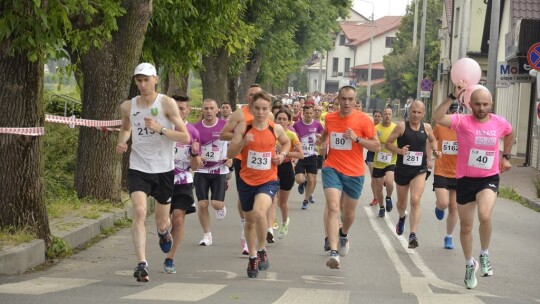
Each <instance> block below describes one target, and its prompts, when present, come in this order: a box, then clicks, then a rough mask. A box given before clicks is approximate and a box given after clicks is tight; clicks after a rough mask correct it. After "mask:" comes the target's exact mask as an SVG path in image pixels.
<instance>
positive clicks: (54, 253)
mask: <svg viewBox="0 0 540 304" xmlns="http://www.w3.org/2000/svg"><path fill="white" fill-rule="evenodd" d="M72 252H73V251H72V249H71V247H69V245H68V244H67V243H66V241H64V240H63V239H61V238H59V237H56V236H53V237H52V240H51V243H50V244H49V248H47V257H48V258H49V259H59V258H66V257H69V256H70V255H71V254H72Z"/></svg>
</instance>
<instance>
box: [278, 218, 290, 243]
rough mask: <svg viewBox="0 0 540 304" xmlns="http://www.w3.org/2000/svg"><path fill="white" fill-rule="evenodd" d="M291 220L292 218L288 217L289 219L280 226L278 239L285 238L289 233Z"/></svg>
mask: <svg viewBox="0 0 540 304" xmlns="http://www.w3.org/2000/svg"><path fill="white" fill-rule="evenodd" d="M290 222H291V220H290V219H289V218H287V221H286V222H285V223H281V226H280V227H279V230H278V235H277V237H278V239H282V238H284V237H285V236H286V235H287V233H289V223H290Z"/></svg>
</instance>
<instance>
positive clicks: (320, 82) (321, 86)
mask: <svg viewBox="0 0 540 304" xmlns="http://www.w3.org/2000/svg"><path fill="white" fill-rule="evenodd" d="M317 55H318V57H319V82H318V84H319V87H318V88H315V90H316V91H319V92H321V93H323V92H324V87H323V85H322V61H323V54H322V52H317Z"/></svg>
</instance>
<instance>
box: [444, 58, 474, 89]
mask: <svg viewBox="0 0 540 304" xmlns="http://www.w3.org/2000/svg"><path fill="white" fill-rule="evenodd" d="M450 77H451V78H452V82H453V83H458V82H459V81H460V80H463V82H464V83H465V84H466V85H467V86H472V85H475V84H477V83H478V82H479V81H480V78H482V69H481V68H480V65H479V64H478V62H476V61H475V60H474V59H471V58H461V59H459V60H458V61H456V63H454V65H453V66H452V70H451V71H450Z"/></svg>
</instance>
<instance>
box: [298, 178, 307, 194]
mask: <svg viewBox="0 0 540 304" xmlns="http://www.w3.org/2000/svg"><path fill="white" fill-rule="evenodd" d="M306 185H307V181H305V182H303V183H301V184H300V185H298V193H300V194H304V190H306Z"/></svg>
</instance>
